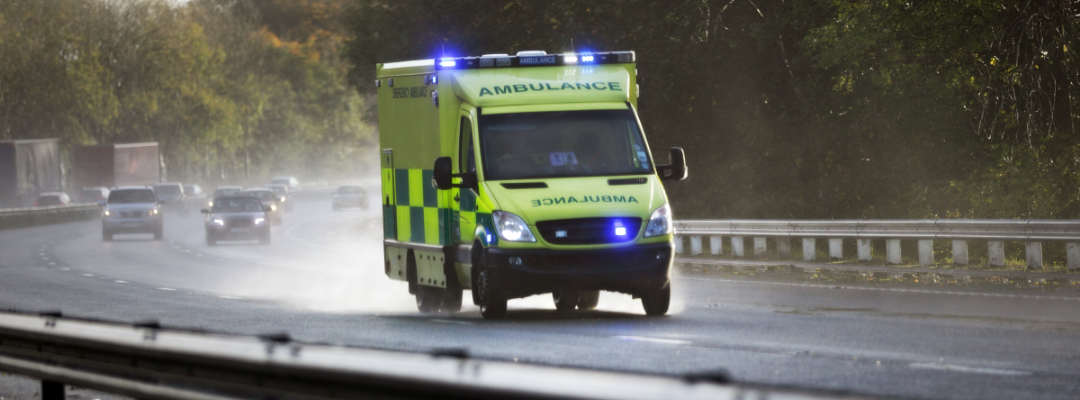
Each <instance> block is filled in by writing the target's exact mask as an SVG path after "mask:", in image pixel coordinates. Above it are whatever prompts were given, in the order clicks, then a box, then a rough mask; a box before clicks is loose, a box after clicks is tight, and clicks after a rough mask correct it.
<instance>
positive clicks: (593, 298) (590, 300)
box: [577, 290, 600, 310]
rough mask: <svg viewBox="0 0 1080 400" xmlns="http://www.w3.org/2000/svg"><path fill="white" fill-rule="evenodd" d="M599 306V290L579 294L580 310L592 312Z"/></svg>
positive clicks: (578, 305)
mask: <svg viewBox="0 0 1080 400" xmlns="http://www.w3.org/2000/svg"><path fill="white" fill-rule="evenodd" d="M597 304H600V291H599V290H586V291H583V292H578V299H577V309H578V310H592V309H595V308H596V305H597Z"/></svg>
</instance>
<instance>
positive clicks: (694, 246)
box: [690, 236, 701, 256]
mask: <svg viewBox="0 0 1080 400" xmlns="http://www.w3.org/2000/svg"><path fill="white" fill-rule="evenodd" d="M698 254H701V236H691V237H690V255H692V256H696V255H698Z"/></svg>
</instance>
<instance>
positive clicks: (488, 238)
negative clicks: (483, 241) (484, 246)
mask: <svg viewBox="0 0 1080 400" xmlns="http://www.w3.org/2000/svg"><path fill="white" fill-rule="evenodd" d="M487 240H488V243H491V234H490V233H489V234H487Z"/></svg>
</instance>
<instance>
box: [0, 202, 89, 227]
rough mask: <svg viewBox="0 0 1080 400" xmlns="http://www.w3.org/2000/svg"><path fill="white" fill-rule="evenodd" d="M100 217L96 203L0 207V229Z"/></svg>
mask: <svg viewBox="0 0 1080 400" xmlns="http://www.w3.org/2000/svg"><path fill="white" fill-rule="evenodd" d="M100 217H101V206H99V205H97V204H77V205H70V206H49V207H25V208H0V230H6V229H16V228H28V227H31V226H38V225H50V224H59V223H64V222H75V221H86V220H91V219H95V218H100Z"/></svg>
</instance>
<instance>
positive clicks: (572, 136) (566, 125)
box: [479, 110, 653, 180]
mask: <svg viewBox="0 0 1080 400" xmlns="http://www.w3.org/2000/svg"><path fill="white" fill-rule="evenodd" d="M479 140H480V146H481V148H480V151H481V152H482V156H483V157H484V177H485V179H488V180H505V179H535V178H558V177H574V176H611V175H640V174H650V173H652V172H653V169H652V162H651V159H650V158H649V154H648V150H647V149H646V147H645V140H644V138H643V137H642V135H641V130H640V129H639V128H638V124H637V118H634V114H633V112H632V111H630V110H586V111H556V112H534V113H516V114H490V115H483V116H481V117H480V138H479Z"/></svg>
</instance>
